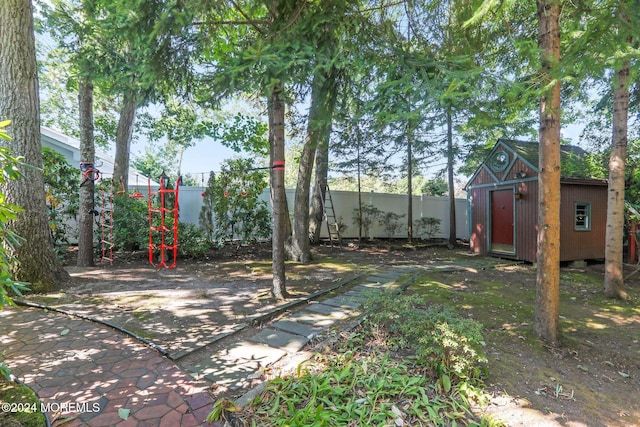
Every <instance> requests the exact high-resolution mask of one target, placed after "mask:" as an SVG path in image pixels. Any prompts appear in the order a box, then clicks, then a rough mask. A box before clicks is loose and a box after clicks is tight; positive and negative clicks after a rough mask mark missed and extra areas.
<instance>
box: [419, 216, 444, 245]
mask: <svg viewBox="0 0 640 427" xmlns="http://www.w3.org/2000/svg"><path fill="white" fill-rule="evenodd" d="M413 226H414V227H415V228H416V232H417V233H418V237H420V238H421V239H425V240H429V239H431V238H432V237H433V236H434V235H435V234H437V233H438V232H439V231H440V218H434V217H422V218H420V219H417V220H415V221H414V222H413Z"/></svg>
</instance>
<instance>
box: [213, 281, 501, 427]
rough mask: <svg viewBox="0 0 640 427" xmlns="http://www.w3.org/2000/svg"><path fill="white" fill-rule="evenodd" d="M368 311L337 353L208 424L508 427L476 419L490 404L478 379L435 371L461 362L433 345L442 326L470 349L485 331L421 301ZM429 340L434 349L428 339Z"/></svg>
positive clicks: (219, 406)
mask: <svg viewBox="0 0 640 427" xmlns="http://www.w3.org/2000/svg"><path fill="white" fill-rule="evenodd" d="M366 305H367V312H369V313H372V315H370V316H369V318H368V320H367V321H366V322H365V323H364V324H363V325H362V327H361V328H360V329H358V330H356V331H354V332H353V333H352V334H351V335H350V336H347V337H346V338H344V339H343V340H342V341H339V342H338V343H337V345H336V347H335V348H332V349H330V350H329V351H328V352H327V353H325V354H319V355H316V357H315V358H314V359H313V360H311V361H308V362H305V363H304V364H301V365H300V366H299V367H298V369H297V372H296V373H295V375H290V376H286V377H278V378H275V379H273V380H271V381H270V382H269V384H268V386H267V388H266V390H265V392H263V393H262V394H261V395H259V396H258V397H256V398H255V399H254V400H253V401H252V402H251V403H250V404H249V405H248V406H247V407H244V408H240V407H237V406H236V405H234V404H233V403H232V402H231V401H229V400H225V399H221V400H218V401H217V402H216V403H215V404H214V407H213V410H212V412H211V413H210V415H209V417H208V420H209V421H215V420H225V421H228V422H230V423H231V424H232V425H237V426H250V425H267V424H268V425H281V426H285V425H309V426H311V425H314V426H315V425H318V426H320V425H352V426H371V425H376V426H388V425H433V426H449V425H469V426H489V425H492V426H502V425H504V424H503V423H501V422H499V421H495V420H493V419H491V418H489V417H482V418H480V419H477V418H476V417H475V416H474V415H473V413H472V411H471V409H470V401H471V400H477V401H480V400H482V384H481V383H480V382H479V381H476V380H477V376H474V377H469V376H465V377H463V376H461V375H455V373H456V369H457V367H456V364H455V363H449V364H448V366H452V367H451V369H449V368H446V367H445V368H442V369H434V368H433V366H434V365H437V366H442V365H443V364H444V365H446V364H447V363H443V357H442V355H443V354H447V355H448V357H449V360H451V361H452V360H454V359H455V357H453V353H455V354H456V356H457V355H459V354H460V352H459V351H455V352H454V351H450V349H451V348H452V345H451V344H450V343H449V342H448V338H445V339H443V340H437V339H434V338H433V336H434V335H437V334H438V333H439V332H440V331H441V330H443V328H438V326H440V325H444V324H446V325H455V326H450V327H449V329H450V330H455V331H456V334H457V336H458V337H459V338H461V339H462V340H463V341H464V342H465V343H468V342H469V341H473V342H475V341H476V340H478V333H479V325H478V324H475V323H474V322H469V321H467V320H466V319H461V318H459V317H458V316H456V315H455V313H453V311H451V310H450V309H447V308H441V307H433V308H426V304H425V301H424V300H423V299H422V298H420V297H413V296H397V295H393V296H391V295H389V294H386V293H385V294H379V295H377V296H374V297H371V298H370V299H368V302H367V304H366ZM433 327H436V328H437V329H436V330H435V331H431V328H433ZM425 336H429V338H428V339H427V340H426V341H423V340H421V339H420V338H422V337H425ZM436 341H437V343H436V344H434V342H436ZM434 345H435V346H437V345H442V352H440V353H438V352H437V351H429V350H430V349H431V348H432V347H434ZM464 345H466V344H464ZM414 346H417V347H415V349H416V350H418V351H417V352H416V353H415V355H414V353H413V351H411V350H413V349H414ZM457 360H458V359H456V361H457ZM466 360H468V362H469V363H470V364H473V367H472V366H466V367H464V368H462V370H465V371H469V370H471V371H473V368H475V367H477V365H478V364H479V363H482V362H483V361H484V359H483V358H482V357H481V356H471V355H467V357H466Z"/></svg>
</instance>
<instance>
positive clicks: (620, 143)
mask: <svg viewBox="0 0 640 427" xmlns="http://www.w3.org/2000/svg"><path fill="white" fill-rule="evenodd" d="M632 3H633V2H632ZM635 3H636V4H635V10H632V11H631V13H636V14H637V13H638V10H637V9H638V2H635ZM627 5H628V2H627V1H625V0H621V1H620V2H619V9H618V12H617V16H618V25H617V33H618V38H619V40H620V42H622V45H623V48H622V49H621V51H622V52H624V51H626V50H627V49H626V48H625V45H626V46H628V47H631V44H632V42H633V39H632V37H631V36H630V33H631V31H635V28H633V27H631V25H630V24H631V20H630V19H629V16H628V15H627V11H626V10H625V8H626V6H627ZM632 7H633V6H632ZM629 62H630V61H629V59H628V58H626V57H625V58H624V59H623V62H622V64H620V66H619V67H618V68H617V70H616V71H615V73H614V81H613V117H612V119H613V126H612V128H613V132H612V137H611V155H610V158H609V192H608V194H609V197H608V201H607V231H606V248H605V270H604V292H605V295H607V296H608V297H613V298H626V297H627V294H626V292H625V290H624V275H623V264H622V261H623V255H622V247H623V235H624V212H625V207H624V198H625V162H626V157H627V141H628V138H627V132H628V113H629V83H630V81H629V72H630V66H629Z"/></svg>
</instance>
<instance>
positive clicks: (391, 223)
mask: <svg viewBox="0 0 640 427" xmlns="http://www.w3.org/2000/svg"><path fill="white" fill-rule="evenodd" d="M405 216H406V215H404V214H402V215H399V214H397V213H394V212H381V214H380V218H379V219H378V223H379V224H380V225H381V226H382V227H383V228H384V232H385V234H386V235H387V238H388V239H391V238H392V237H393V236H394V235H395V234H396V233H397V232H398V231H400V230H401V229H402V224H401V223H400V220H401V219H402V218H404V217H405Z"/></svg>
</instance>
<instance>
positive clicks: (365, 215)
mask: <svg viewBox="0 0 640 427" xmlns="http://www.w3.org/2000/svg"><path fill="white" fill-rule="evenodd" d="M361 211H362V217H361V215H360V212H361ZM381 214H382V211H381V210H380V209H378V208H376V207H375V206H373V205H364V206H362V209H354V210H353V221H354V222H355V223H356V224H357V225H358V227H360V226H361V227H362V232H363V233H364V237H368V238H371V236H370V234H369V233H370V231H371V226H373V224H374V223H375V222H376V220H377V219H378V218H379V217H380V215H381Z"/></svg>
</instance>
